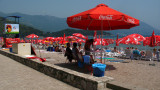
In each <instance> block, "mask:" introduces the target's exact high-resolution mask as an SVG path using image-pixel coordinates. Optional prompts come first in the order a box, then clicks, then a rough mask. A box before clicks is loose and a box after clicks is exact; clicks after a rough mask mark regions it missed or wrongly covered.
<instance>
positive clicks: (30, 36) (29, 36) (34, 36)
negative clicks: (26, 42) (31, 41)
mask: <svg viewBox="0 0 160 90" xmlns="http://www.w3.org/2000/svg"><path fill="white" fill-rule="evenodd" d="M26 37H27V38H39V36H38V35H36V34H30V35H28V36H26Z"/></svg>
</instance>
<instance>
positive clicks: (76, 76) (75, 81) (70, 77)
mask: <svg viewBox="0 0 160 90" xmlns="http://www.w3.org/2000/svg"><path fill="white" fill-rule="evenodd" d="M0 54H2V55H5V56H7V57H9V58H12V59H13V60H15V61H17V62H20V63H22V64H24V65H26V66H29V67H31V68H33V69H35V70H38V71H40V72H42V73H44V74H46V75H49V76H51V77H54V78H56V79H58V80H61V81H63V82H66V83H67V84H70V85H72V86H74V87H77V88H80V89H85V90H103V89H104V88H106V84H107V82H109V81H112V80H113V78H111V77H106V76H104V77H95V76H92V75H88V74H83V73H80V72H77V71H73V70H70V69H67V68H63V67H60V66H56V65H53V64H50V63H48V62H40V61H39V60H32V59H27V58H25V57H22V56H20V55H18V54H14V53H10V52H9V51H4V50H0Z"/></svg>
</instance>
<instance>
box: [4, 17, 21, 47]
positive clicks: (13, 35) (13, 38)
mask: <svg viewBox="0 0 160 90" xmlns="http://www.w3.org/2000/svg"><path fill="white" fill-rule="evenodd" d="M8 17H13V18H15V23H14V24H13V23H11V24H10V23H6V19H7V18H8ZM19 18H20V16H7V17H5V18H4V26H5V27H4V32H3V37H4V45H3V46H2V47H4V48H11V47H12V43H19V42H20V38H19ZM17 19H18V21H17Z"/></svg>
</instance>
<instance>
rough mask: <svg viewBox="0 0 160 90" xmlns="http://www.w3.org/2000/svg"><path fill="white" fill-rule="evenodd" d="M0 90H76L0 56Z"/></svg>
mask: <svg viewBox="0 0 160 90" xmlns="http://www.w3.org/2000/svg"><path fill="white" fill-rule="evenodd" d="M0 61H1V63H0V90H78V89H77V88H74V87H72V86H70V85H68V84H66V83H64V82H61V81H59V80H57V79H54V78H52V77H49V76H47V75H45V74H43V73H40V72H38V71H36V70H34V69H32V68H29V67H27V66H25V65H22V64H21V63H18V62H16V61H14V60H12V59H10V58H8V57H5V56H3V55H1V54H0Z"/></svg>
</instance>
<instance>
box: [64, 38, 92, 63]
mask: <svg viewBox="0 0 160 90" xmlns="http://www.w3.org/2000/svg"><path fill="white" fill-rule="evenodd" d="M91 45H93V39H89V40H87V41H86V43H85V45H84V51H85V55H89V56H90V61H91V63H93V61H94V60H93V57H92V55H90V46H91ZM77 46H79V47H78V48H77ZM81 50H82V48H81V44H77V43H73V47H72V49H71V48H70V43H67V48H66V51H65V56H66V57H67V59H68V60H69V62H72V60H73V59H75V60H76V62H78V61H80V62H83V53H82V52H81Z"/></svg>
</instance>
